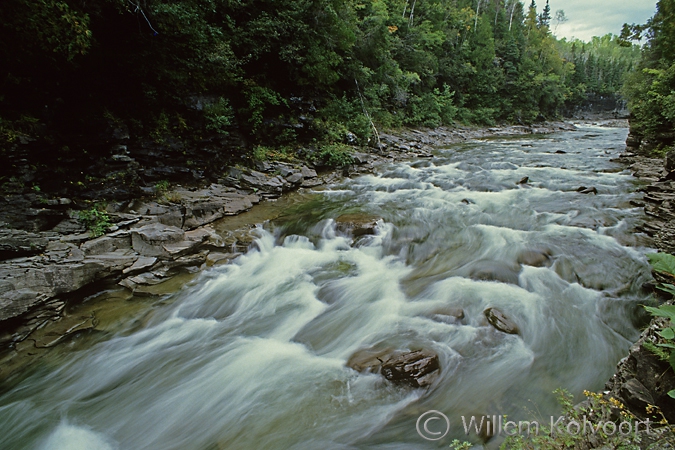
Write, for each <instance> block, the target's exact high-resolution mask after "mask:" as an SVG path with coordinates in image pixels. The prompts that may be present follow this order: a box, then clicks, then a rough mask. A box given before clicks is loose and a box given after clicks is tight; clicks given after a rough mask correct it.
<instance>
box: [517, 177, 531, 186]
mask: <svg viewBox="0 0 675 450" xmlns="http://www.w3.org/2000/svg"><path fill="white" fill-rule="evenodd" d="M529 181H530V177H523V178H521V179H520V181H518V182H517V183H516V184H527V183H528V182H529Z"/></svg>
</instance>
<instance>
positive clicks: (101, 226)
mask: <svg viewBox="0 0 675 450" xmlns="http://www.w3.org/2000/svg"><path fill="white" fill-rule="evenodd" d="M78 218H79V219H80V221H81V222H82V223H84V226H85V227H87V230H88V231H89V233H90V234H91V236H92V237H99V236H103V235H104V234H105V233H106V231H108V228H110V225H112V223H111V222H110V216H108V213H107V212H106V211H105V209H104V208H103V206H102V205H94V206H92V207H91V208H89V209H85V210H82V211H80V212H79V213H78Z"/></svg>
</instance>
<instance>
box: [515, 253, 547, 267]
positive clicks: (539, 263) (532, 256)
mask: <svg viewBox="0 0 675 450" xmlns="http://www.w3.org/2000/svg"><path fill="white" fill-rule="evenodd" d="M517 261H518V264H523V265H525V266H533V267H544V266H548V265H549V264H550V262H551V254H550V253H549V252H548V251H547V250H524V251H522V252H520V253H519V254H518V259H517Z"/></svg>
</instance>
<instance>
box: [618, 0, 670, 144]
mask: <svg viewBox="0 0 675 450" xmlns="http://www.w3.org/2000/svg"><path fill="white" fill-rule="evenodd" d="M643 33H644V36H646V37H647V39H648V41H647V43H646V44H645V45H644V46H643V48H642V59H641V61H640V64H639V66H638V70H636V71H635V72H634V73H633V74H632V75H631V76H629V77H628V79H627V80H626V83H625V85H624V88H623V90H622V92H623V94H624V96H625V97H626V98H627V99H628V107H629V109H630V110H631V132H632V133H633V134H635V135H637V136H640V137H643V138H646V139H649V140H651V141H653V142H655V143H656V144H657V146H656V152H659V150H663V145H664V144H665V145H669V144H672V139H671V138H670V137H669V133H670V132H672V129H673V127H674V126H675V1H674V0H659V1H658V2H657V4H656V13H655V14H654V17H652V18H651V19H650V20H649V21H648V22H647V23H646V24H645V25H635V24H633V25H630V26H629V25H627V24H625V25H624V29H623V30H622V33H621V37H622V40H623V42H624V43H625V45H628V44H627V40H633V39H641V38H642V37H643ZM664 136H665V137H664Z"/></svg>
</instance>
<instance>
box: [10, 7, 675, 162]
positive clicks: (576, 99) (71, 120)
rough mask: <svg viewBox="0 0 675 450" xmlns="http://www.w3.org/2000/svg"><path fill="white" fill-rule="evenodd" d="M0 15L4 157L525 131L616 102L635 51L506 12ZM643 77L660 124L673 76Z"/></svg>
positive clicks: (95, 10)
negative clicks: (480, 129) (128, 139)
mask: <svg viewBox="0 0 675 450" xmlns="http://www.w3.org/2000/svg"><path fill="white" fill-rule="evenodd" d="M661 3H663V1H662V2H661ZM136 5H138V6H136ZM413 5H414V8H413ZM0 14H1V15H2V17H3V18H4V19H5V20H3V21H2V23H0V60H2V61H3V63H6V64H3V67H2V68H1V69H0V78H2V80H3V84H2V87H0V99H1V100H2V102H1V103H0V145H1V146H2V147H3V148H10V147H11V146H12V145H15V144H16V142H17V141H18V140H20V139H21V137H22V136H23V137H27V136H30V137H32V136H34V135H35V136H39V135H43V136H44V135H46V134H47V133H46V132H45V131H44V130H48V131H50V132H51V133H52V134H51V135H50V138H53V139H54V140H59V139H68V138H63V137H64V136H76V135H78V133H81V134H86V133H88V132H91V130H93V129H94V128H95V127H93V126H92V125H97V126H98V125H100V122H104V120H101V119H102V118H103V119H107V118H110V117H114V118H116V121H117V119H119V120H120V121H122V122H123V123H125V124H127V125H130V124H131V125H133V126H132V127H131V128H132V130H131V131H132V135H134V137H138V138H143V139H146V138H150V139H152V140H154V142H155V143H156V144H157V145H169V144H173V143H174V142H176V141H180V142H181V143H182V144H193V143H198V142H200V141H203V140H210V139H217V138H218V137H219V136H220V137H224V136H227V135H228V134H229V133H232V132H233V130H235V129H236V130H237V131H239V132H241V133H242V134H243V135H244V136H243V137H244V139H245V140H246V141H248V142H251V143H252V144H253V145H252V146H251V147H252V148H256V146H258V145H262V146H269V147H273V146H279V145H289V144H294V143H295V142H296V141H298V140H304V141H305V142H304V143H305V144H307V143H310V142H313V141H312V140H313V139H315V140H316V141H317V142H318V143H319V144H320V145H324V144H325V145H331V144H358V145H367V144H368V142H369V140H370V139H372V133H373V125H375V126H376V127H381V126H383V127H399V126H402V125H410V126H427V127H437V126H440V125H450V124H453V123H454V122H455V121H456V120H459V121H462V122H469V123H478V124H487V125H492V124H495V123H497V122H499V121H504V120H508V121H517V122H523V123H530V122H533V121H535V120H540V119H542V118H553V117H556V116H558V115H559V114H560V113H561V111H562V110H563V108H565V107H566V106H569V104H577V103H580V102H582V101H583V100H584V99H585V97H586V94H587V93H601V94H605V93H613V92H616V90H617V89H618V86H619V85H620V84H621V82H622V80H623V77H624V75H625V73H627V72H629V71H630V70H632V69H633V68H634V67H635V64H636V57H637V54H638V53H639V50H638V51H637V52H636V50H635V47H630V46H629V47H625V42H620V40H618V39H615V38H614V37H612V36H611V35H608V36H605V37H602V38H598V39H594V40H593V41H592V42H591V43H583V42H581V41H578V40H575V41H571V42H567V41H565V40H557V39H556V38H555V37H554V36H553V35H552V34H551V32H550V30H549V27H548V22H549V20H550V13H547V14H545V15H544V16H542V17H537V14H536V11H533V10H530V11H528V10H526V9H525V7H524V6H523V4H522V3H521V2H518V1H514V0H508V1H504V2H502V1H495V2H486V1H480V2H469V1H467V0H461V1H448V0H426V1H424V2H409V1H405V0H363V1H360V2H351V1H350V2H345V1H340V0H279V1H269V0H259V1H225V0H183V1H175V0H147V1H145V2H141V3H137V2H128V1H126V0H88V1H87V2H83V1H76V0H40V1H30V0H3V1H2V2H0ZM561 17H562V16H561ZM664 17H665V16H664ZM668 20H669V19H667V18H664V19H663V20H661V22H658V24H659V25H658V29H659V30H661V31H659V33H656V34H654V42H655V43H663V42H665V41H666V40H667V39H666V38H667V36H669V31H668V30H669V29H670V28H668V24H669V23H670V22H669V21H668ZM654 24H655V25H654V27H656V24H657V22H656V21H655V22H654ZM655 29H656V28H655ZM657 35H658V36H657ZM663 36H665V38H662V37H663ZM657 38H658V39H657ZM622 45H624V46H622ZM658 45H661V44H658ZM663 45H665V44H663ZM653 47H655V48H656V47H657V45H656V44H655V45H654V46H653ZM663 48H665V47H663ZM660 54H667V52H666V53H664V52H661V53H660ZM646 68H649V69H654V70H659V71H661V72H658V73H657V72H650V73H646V74H645V75H644V76H645V77H647V78H645V79H644V80H642V81H640V83H642V84H640V86H642V85H643V84H644V85H645V86H648V87H650V89H651V91H650V92H654V93H656V94H657V95H651V94H650V95H651V96H650V97H649V98H648V100H649V102H648V103H649V104H646V106H644V107H643V109H644V110H645V111H647V112H649V111H653V110H654V111H655V110H657V109H658V110H659V111H661V112H662V114H664V116H663V117H664V119H663V120H665V121H668V120H671V119H670V118H672V116H673V115H675V101H674V100H673V99H672V98H671V97H672V95H671V94H670V92H671V91H669V90H668V89H669V86H670V83H671V78H672V76H671V75H672V74H671V73H670V72H669V71H668V67H667V66H659V67H655V66H654V67H652V66H649V67H646ZM640 73H643V72H640ZM84 93H86V94H84ZM197 95H199V96H204V97H205V98H210V99H213V100H212V101H207V102H203V108H202V107H196V106H195V104H196V103H199V102H196V101H194V99H195V97H196V96H197ZM294 99H296V100H297V99H300V100H299V101H296V100H294ZM650 102H651V103H650ZM308 104H311V107H310V106H308ZM45 105H47V108H45ZM298 105H300V106H298ZM303 105H304V106H303ZM638 109H639V107H638ZM22 117H34V118H39V124H35V125H34V126H31V125H30V124H27V123H25V121H22V119H21V118H22ZM36 120H38V119H36ZM108 122H109V121H108ZM664 124H665V122H663V121H661V122H658V123H654V124H653V125H652V124H649V123H647V125H645V129H657V128H659V127H661V126H662V125H664ZM66 128H68V129H66ZM97 131H101V132H103V130H97ZM57 144H58V145H56V146H55V147H56V148H59V149H63V148H67V147H66V146H68V145H70V147H71V148H74V146H73V145H72V143H70V142H58V143H57ZM251 147H249V148H251ZM224 151H226V150H224ZM58 152H61V153H65V152H63V151H62V150H59V151H58ZM329 153H330V152H329ZM338 153H339V152H338ZM60 156H63V154H59V155H57V157H60ZM254 156H255V155H254ZM328 159H329V160H331V161H334V160H335V159H334V158H333V159H331V158H328Z"/></svg>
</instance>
